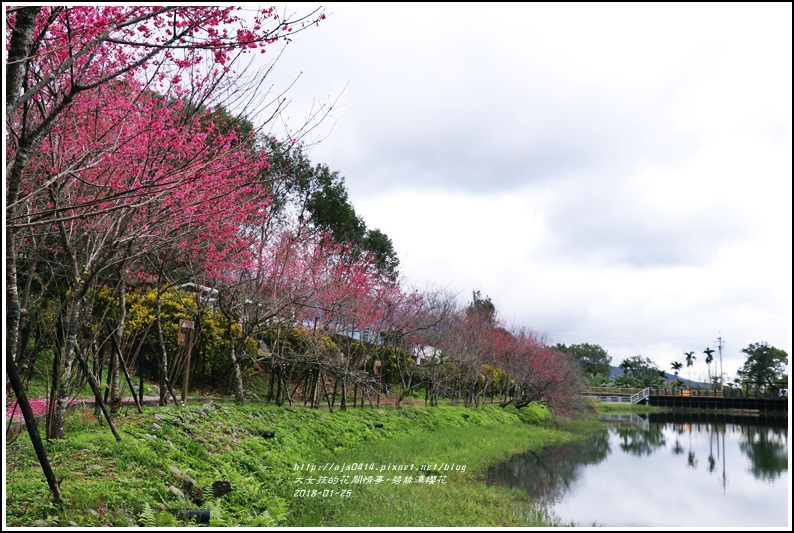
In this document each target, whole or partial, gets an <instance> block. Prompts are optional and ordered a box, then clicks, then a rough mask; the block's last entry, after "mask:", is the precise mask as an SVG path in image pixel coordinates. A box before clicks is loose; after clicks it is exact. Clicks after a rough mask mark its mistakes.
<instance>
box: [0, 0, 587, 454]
mask: <svg viewBox="0 0 794 533" xmlns="http://www.w3.org/2000/svg"><path fill="white" fill-rule="evenodd" d="M6 17H7V21H8V25H7V30H6V39H7V42H8V43H9V44H8V61H7V63H6V79H7V93H6V109H7V117H8V119H7V122H6V139H7V144H8V151H7V154H8V155H7V170H6V180H7V195H6V230H7V235H6V236H7V239H6V257H7V270H6V295H7V306H8V320H7V346H6V347H7V352H6V354H7V359H6V360H7V366H8V368H9V377H10V378H13V379H11V380H12V381H13V383H11V385H12V386H13V387H14V393H15V394H16V395H17V397H21V396H22V394H23V393H24V388H25V385H24V383H28V382H29V381H30V379H31V377H32V376H34V373H35V372H36V371H39V372H41V374H42V376H43V378H44V379H45V380H46V383H47V391H48V411H47V419H46V420H47V427H46V435H47V438H53V439H57V438H61V437H63V435H64V430H65V427H64V426H65V413H66V407H67V403H68V402H69V400H70V398H71V397H73V396H74V394H76V391H78V390H80V388H81V387H82V386H83V384H84V383H87V384H88V385H89V386H90V388H91V390H92V391H93V394H94V397H95V398H96V401H97V403H98V404H99V405H100V406H102V408H103V411H104V414H105V417H106V419H107V421H108V423H109V425H110V427H111V429H112V430H113V431H114V433H115V429H114V428H113V422H112V418H111V414H112V410H113V409H114V408H117V407H118V405H119V403H120V400H121V398H122V395H124V394H125V391H126V390H127V389H129V390H132V389H134V386H133V384H132V379H131V377H132V376H131V374H133V373H134V372H135V371H136V370H138V371H141V370H142V369H144V370H146V371H148V372H150V373H151V374H152V375H154V376H157V377H159V379H160V383H161V386H160V390H159V394H160V401H161V403H167V402H169V401H171V400H173V401H177V397H176V389H177V388H178V385H177V382H178V381H179V378H180V377H182V379H183V381H182V383H181V385H182V388H183V394H184V393H186V391H187V389H188V387H189V381H188V379H187V378H188V377H189V376H190V375H191V374H193V375H195V379H196V380H198V383H199V384H200V385H201V386H203V387H226V388H229V389H231V391H232V392H233V394H234V395H235V397H236V399H237V400H238V401H240V402H243V401H245V399H246V376H247V375H251V374H252V373H257V372H258V373H260V374H261V375H262V376H264V377H265V379H266V380H267V381H268V382H269V385H270V386H269V387H268V389H267V390H268V392H267V400H268V401H272V402H275V403H277V404H279V405H282V404H284V403H285V402H289V401H291V400H292V399H293V398H296V397H301V398H302V399H303V400H304V402H305V403H307V404H309V403H310V404H311V405H313V406H319V405H320V404H321V403H322V402H327V403H328V405H329V407H333V403H334V402H335V401H336V398H340V399H341V408H343V409H344V408H345V407H346V402H347V398H349V397H350V396H351V395H352V398H353V402H354V403H356V402H357V400H358V401H360V402H361V403H362V404H363V403H364V401H365V399H369V400H371V398H372V397H373V395H378V394H381V393H383V392H385V391H386V390H387V389H388V387H390V386H394V385H398V386H399V387H398V389H399V391H400V393H399V397H398V398H397V403H398V405H399V403H400V402H401V401H403V399H404V397H405V396H406V395H407V394H409V393H410V392H411V391H412V390H413V389H415V388H416V387H417V386H420V385H421V386H423V387H424V388H425V392H426V395H427V398H428V401H429V402H430V403H431V404H434V405H435V404H437V403H438V401H439V399H440V398H445V397H446V398H453V399H454V400H456V401H460V402H462V403H464V404H465V405H467V406H468V405H473V404H477V403H478V402H481V401H483V400H484V399H486V398H489V399H498V400H499V401H501V402H502V403H503V404H508V403H512V404H515V405H518V406H519V407H521V406H523V405H526V404H528V403H529V402H532V401H542V402H545V403H546V404H548V405H550V406H551V407H553V408H554V409H555V410H557V411H560V412H566V411H570V410H571V409H573V408H575V407H576V405H577V402H578V401H579V395H578V391H579V390H580V387H581V386H582V385H583V383H584V380H583V378H582V372H581V370H580V367H579V365H577V364H576V361H575V359H574V358H573V357H572V356H570V355H569V354H566V353H560V352H556V351H554V350H553V349H552V348H550V347H548V346H547V345H546V344H545V343H544V342H543V340H542V339H541V338H539V336H538V335H537V334H536V333H534V332H532V331H531V330H528V329H526V328H513V329H511V330H508V329H507V327H506V326H505V324H504V323H502V321H501V320H500V319H499V318H498V316H497V313H496V310H495V308H494V305H493V304H492V303H491V301H490V299H489V298H487V297H486V298H483V297H481V296H480V294H479V293H478V292H476V293H474V296H473V299H472V301H471V302H470V303H469V304H467V305H459V304H458V303H456V298H455V295H453V294H451V293H449V291H445V290H438V289H435V288H422V289H419V288H417V287H414V286H410V285H409V282H408V281H407V280H405V279H404V278H403V277H402V276H401V275H400V272H399V261H398V259H397V257H396V254H395V253H394V250H393V247H392V243H391V241H390V239H389V238H388V236H386V235H385V234H383V233H382V232H380V231H379V230H377V229H371V228H368V227H367V226H366V224H365V222H364V221H363V220H362V219H361V218H360V217H359V216H358V215H357V214H356V212H355V210H354V209H353V206H352V204H351V203H350V201H349V199H348V196H347V192H346V189H345V186H344V179H343V177H342V176H340V175H339V174H338V173H337V172H334V171H331V170H330V169H329V168H328V167H327V166H325V165H322V164H313V163H311V161H310V160H309V159H308V158H307V157H306V155H305V153H304V147H305V144H304V142H305V139H306V137H305V135H306V134H307V133H308V132H309V131H311V129H312V128H313V127H315V126H316V125H317V123H318V121H321V120H322V119H323V117H324V116H326V114H327V112H328V111H329V109H330V106H326V107H324V108H323V109H321V110H318V111H317V113H316V114H315V115H313V116H312V117H310V119H309V120H307V122H306V124H305V126H304V127H303V128H302V129H300V130H299V131H293V132H288V135H286V137H285V138H284V139H277V138H275V137H274V136H272V135H269V134H268V133H267V132H268V131H269V130H268V128H271V127H272V122H273V121H274V120H275V119H276V118H277V117H278V115H279V113H280V112H281V110H282V107H283V104H284V102H285V99H284V98H283V95H281V94H273V93H271V92H269V91H267V83H268V81H267V73H268V72H269V68H271V67H272V66H273V63H272V62H271V63H269V64H268V67H267V68H266V69H265V70H259V71H253V70H252V67H251V65H254V64H255V63H254V62H251V61H250V60H247V59H245V58H246V57H249V56H248V55H247V54H249V53H255V52H261V53H264V52H267V51H270V50H271V49H272V48H273V47H274V46H275V45H276V44H277V43H279V42H284V41H285V40H289V39H292V38H294V37H295V34H297V33H300V32H301V31H303V30H305V29H309V28H311V27H313V26H315V25H317V24H319V23H320V22H321V21H322V20H323V19H324V18H325V15H324V14H323V13H322V11H313V12H311V13H307V14H298V15H287V14H286V13H283V12H280V11H279V10H277V9H275V8H267V9H260V10H257V11H255V12H252V11H239V10H238V8H234V7H181V6H179V7H177V6H171V7H164V6H158V7H141V6H73V7H61V6H48V7H32V6H31V7H15V8H9V9H8V10H7V11H6ZM232 110H235V111H232ZM265 112H266V113H265ZM263 116H267V117H270V119H262V118H261V117H263ZM17 369H19V374H20V375H21V381H20V384H19V386H17V385H16V382H17V380H16V377H17ZM42 369H43V370H42ZM103 372H104V374H105V378H104V383H105V384H106V385H107V386H108V389H107V395H106V397H107V403H108V404H109V407H110V409H108V410H105V409H104V404H105V398H103V397H102V394H101V392H102V391H101V389H100V385H101V383H100V381H101V380H102V374H103ZM116 435H117V438H120V437H118V434H116Z"/></svg>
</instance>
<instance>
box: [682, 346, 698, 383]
mask: <svg viewBox="0 0 794 533" xmlns="http://www.w3.org/2000/svg"><path fill="white" fill-rule="evenodd" d="M684 355H685V356H686V367H687V369H688V370H689V379H692V365H694V364H695V359H697V358H696V357H695V352H686V353H684Z"/></svg>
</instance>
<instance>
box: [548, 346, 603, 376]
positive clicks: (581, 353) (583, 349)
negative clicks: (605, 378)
mask: <svg viewBox="0 0 794 533" xmlns="http://www.w3.org/2000/svg"><path fill="white" fill-rule="evenodd" d="M554 349H555V350H557V351H558V352H567V353H569V354H571V355H573V356H574V357H576V359H577V361H579V365H581V367H582V370H584V372H585V374H588V375H589V374H605V375H609V365H610V363H611V362H612V357H611V356H610V355H609V354H608V353H607V351H606V350H604V349H603V348H602V347H601V346H599V345H597V344H588V343H582V344H572V345H570V346H566V345H564V344H559V343H558V344H557V345H556V346H555V347H554Z"/></svg>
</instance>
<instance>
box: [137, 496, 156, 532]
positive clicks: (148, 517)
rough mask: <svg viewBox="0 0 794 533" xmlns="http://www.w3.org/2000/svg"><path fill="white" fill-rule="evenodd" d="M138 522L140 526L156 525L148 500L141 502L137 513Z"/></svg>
mask: <svg viewBox="0 0 794 533" xmlns="http://www.w3.org/2000/svg"><path fill="white" fill-rule="evenodd" d="M138 523H139V524H140V525H141V527H157V518H156V517H155V516H154V510H153V509H152V507H151V505H149V502H143V509H141V513H140V514H139V515H138Z"/></svg>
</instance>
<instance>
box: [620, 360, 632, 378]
mask: <svg viewBox="0 0 794 533" xmlns="http://www.w3.org/2000/svg"><path fill="white" fill-rule="evenodd" d="M618 368H622V369H623V374H624V375H625V374H627V373H628V372H629V370H631V361H629V360H628V359H624V360H623V362H622V363H620V364H619V365H618Z"/></svg>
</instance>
